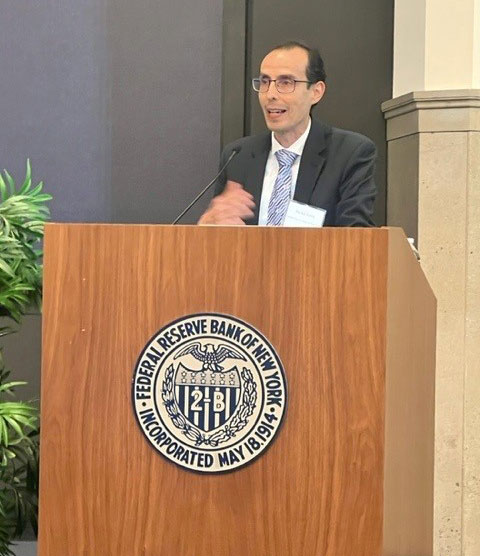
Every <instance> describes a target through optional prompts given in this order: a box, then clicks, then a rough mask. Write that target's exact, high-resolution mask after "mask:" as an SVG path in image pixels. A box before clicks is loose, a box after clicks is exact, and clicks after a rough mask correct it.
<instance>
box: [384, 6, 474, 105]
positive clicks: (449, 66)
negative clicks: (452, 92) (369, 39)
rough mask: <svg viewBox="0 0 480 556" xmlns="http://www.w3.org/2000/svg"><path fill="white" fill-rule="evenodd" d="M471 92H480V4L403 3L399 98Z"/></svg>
mask: <svg viewBox="0 0 480 556" xmlns="http://www.w3.org/2000/svg"><path fill="white" fill-rule="evenodd" d="M470 88H471V89H477V88H480V0H458V1H455V2H453V1H452V0H397V1H396V2H395V31H394V78H393V97H394V98H395V97H398V96H400V95H403V94H405V93H408V92H410V91H430V90H445V89H470Z"/></svg>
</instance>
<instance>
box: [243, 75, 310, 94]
mask: <svg viewBox="0 0 480 556" xmlns="http://www.w3.org/2000/svg"><path fill="white" fill-rule="evenodd" d="M270 83H275V87H276V89H277V91H278V92H279V93H293V91H294V90H295V84H296V83H310V84H311V83H312V82H311V81H302V80H301V79H292V78H291V77H280V78H279V79H270V78H268V77H255V78H254V79H252V87H253V90H254V91H256V92H257V93H266V92H267V91H268V89H270Z"/></svg>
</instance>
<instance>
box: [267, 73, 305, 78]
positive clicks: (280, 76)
mask: <svg viewBox="0 0 480 556" xmlns="http://www.w3.org/2000/svg"><path fill="white" fill-rule="evenodd" d="M260 77H268V78H269V79H270V76H269V75H268V74H267V73H260ZM277 79H297V78H296V77H295V75H292V74H291V73H285V74H283V75H279V76H278V77H277Z"/></svg>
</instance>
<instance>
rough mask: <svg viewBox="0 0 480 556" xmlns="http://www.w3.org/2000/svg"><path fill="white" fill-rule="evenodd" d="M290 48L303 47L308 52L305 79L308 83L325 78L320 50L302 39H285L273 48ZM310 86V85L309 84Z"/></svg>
mask: <svg viewBox="0 0 480 556" xmlns="http://www.w3.org/2000/svg"><path fill="white" fill-rule="evenodd" d="M292 48H303V50H305V51H306V52H307V54H308V64H307V79H308V80H309V81H310V83H316V82H317V81H323V82H325V80H326V79H327V74H326V73H325V64H324V63H323V59H322V57H321V56H320V52H319V51H318V50H317V49H316V48H311V47H310V46H308V44H306V43H304V42H303V41H287V42H284V43H282V44H279V45H278V46H276V47H275V48H272V50H271V51H270V52H272V51H274V50H291V49H292ZM309 86H310V85H309Z"/></svg>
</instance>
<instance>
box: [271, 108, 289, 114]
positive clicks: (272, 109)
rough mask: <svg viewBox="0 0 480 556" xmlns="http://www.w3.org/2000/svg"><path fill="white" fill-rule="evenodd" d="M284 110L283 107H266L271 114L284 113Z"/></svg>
mask: <svg viewBox="0 0 480 556" xmlns="http://www.w3.org/2000/svg"><path fill="white" fill-rule="evenodd" d="M285 112H286V110H285V109H283V108H267V113H268V114H271V115H277V114H285Z"/></svg>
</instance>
